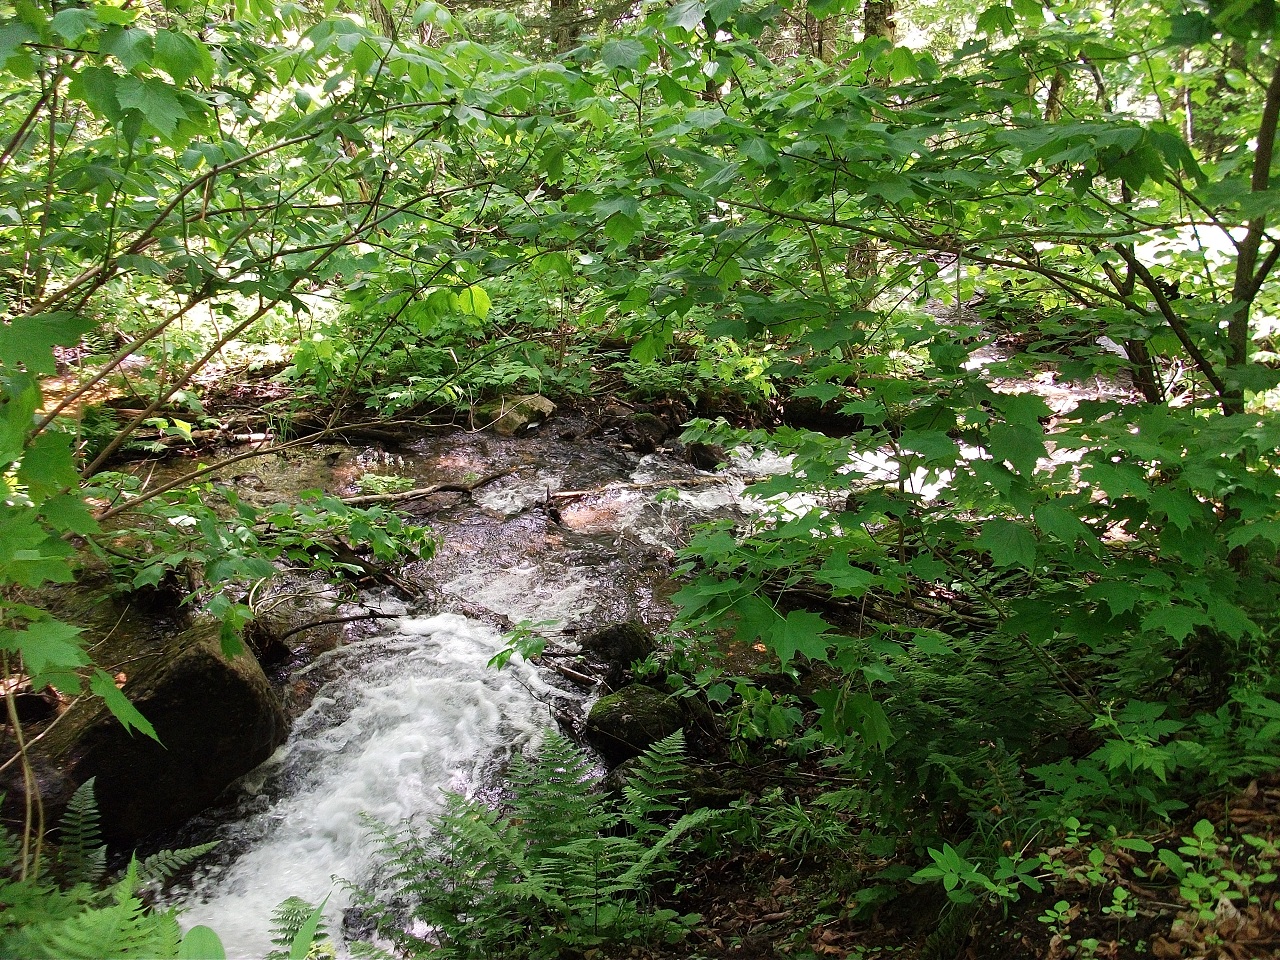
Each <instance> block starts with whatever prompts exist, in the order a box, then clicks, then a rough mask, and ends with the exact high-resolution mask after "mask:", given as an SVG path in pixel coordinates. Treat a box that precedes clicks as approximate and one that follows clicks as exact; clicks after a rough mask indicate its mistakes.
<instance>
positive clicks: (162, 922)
mask: <svg viewBox="0 0 1280 960" xmlns="http://www.w3.org/2000/svg"><path fill="white" fill-rule="evenodd" d="M138 887H139V879H138V865H137V861H133V862H131V863H130V864H129V869H128V870H127V871H126V873H125V875H124V877H122V878H121V879H120V880H118V881H117V882H116V883H114V884H112V885H111V886H110V887H108V888H107V889H106V890H105V891H104V892H103V893H101V894H98V895H96V896H94V897H93V901H92V902H91V903H89V904H85V903H83V902H80V903H77V904H76V909H74V910H73V911H71V912H69V913H68V914H66V915H64V916H60V917H56V918H54V917H50V918H49V919H46V920H44V921H43V922H39V923H29V924H25V925H23V926H22V927H21V928H19V929H18V930H17V931H15V932H14V933H13V935H12V936H10V937H8V938H6V940H5V942H4V943H3V944H0V953H2V954H3V955H4V956H20V957H31V958H41V957H49V958H54V960H57V958H61V960H108V958H114V957H121V958H126V957H139V958H145V957H174V956H177V953H178V946H179V943H180V942H181V940H182V931H181V930H180V929H179V927H178V921H177V916H176V913H175V912H174V911H171V910H170V911H165V912H159V911H155V910H152V909H151V908H149V907H148V906H147V904H146V903H144V902H143V901H142V900H140V899H139V898H138V896H137V892H138Z"/></svg>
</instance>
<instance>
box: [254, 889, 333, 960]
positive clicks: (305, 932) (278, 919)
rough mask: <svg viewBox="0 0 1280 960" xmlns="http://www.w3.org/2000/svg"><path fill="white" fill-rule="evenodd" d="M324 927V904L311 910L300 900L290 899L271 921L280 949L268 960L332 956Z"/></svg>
mask: <svg viewBox="0 0 1280 960" xmlns="http://www.w3.org/2000/svg"><path fill="white" fill-rule="evenodd" d="M328 941H329V934H328V932H327V931H326V930H325V927H324V904H323V903H321V904H320V905H319V906H312V905H311V904H309V903H307V901H305V900H303V899H301V898H299V897H289V898H288V899H286V900H285V901H283V902H282V903H281V904H280V905H279V906H277V907H276V909H275V913H273V914H272V917H271V942H272V943H274V944H275V945H276V947H277V948H278V949H275V950H272V951H271V952H270V953H268V954H267V960H312V958H321V957H325V956H332V955H333V947H332V944H331V943H329V942H328Z"/></svg>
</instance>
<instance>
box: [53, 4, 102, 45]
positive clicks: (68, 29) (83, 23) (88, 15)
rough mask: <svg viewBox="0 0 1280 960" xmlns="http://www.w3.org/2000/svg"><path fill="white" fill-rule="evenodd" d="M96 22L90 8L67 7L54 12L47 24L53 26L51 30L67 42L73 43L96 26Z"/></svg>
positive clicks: (96, 19)
mask: <svg viewBox="0 0 1280 960" xmlns="http://www.w3.org/2000/svg"><path fill="white" fill-rule="evenodd" d="M98 22H99V21H98V18H97V17H96V16H95V15H94V13H93V11H92V10H86V9H84V8H83V7H68V8H66V9H63V10H59V11H58V12H57V13H55V14H54V15H53V19H52V20H51V21H50V22H49V25H50V26H51V27H53V32H54V33H56V34H57V35H58V36H60V37H62V39H63V40H65V41H67V43H75V42H76V41H77V40H79V39H80V38H81V37H83V36H84V35H85V34H86V33H88V32H89V31H90V30H92V29H93V28H94V27H95V26H97V25H98Z"/></svg>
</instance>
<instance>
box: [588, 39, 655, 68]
mask: <svg viewBox="0 0 1280 960" xmlns="http://www.w3.org/2000/svg"><path fill="white" fill-rule="evenodd" d="M648 55H649V51H648V49H647V48H646V47H645V45H644V44H643V43H641V42H640V41H639V40H610V41H608V42H607V43H605V45H604V46H603V47H602V48H601V49H600V59H601V60H603V61H604V65H605V66H606V67H608V68H609V69H610V70H617V69H619V68H621V67H626V68H627V69H628V70H634V69H636V68H637V67H638V66H640V63H641V62H642V61H644V60H645V59H647V57H648Z"/></svg>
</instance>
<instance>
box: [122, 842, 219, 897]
mask: <svg viewBox="0 0 1280 960" xmlns="http://www.w3.org/2000/svg"><path fill="white" fill-rule="evenodd" d="M218 843H219V841H217V840H213V841H211V842H210V843H202V844H199V845H198V846H194V847H183V848H182V849H181V850H161V851H160V852H159V853H153V854H152V855H151V856H149V857H147V859H145V860H143V861H142V863H140V864H138V877H139V879H140V881H141V883H142V885H143V886H151V885H153V884H161V883H164V881H166V880H168V879H169V878H170V877H172V876H173V875H174V874H175V873H177V872H178V871H179V870H182V869H183V868H185V867H187V866H189V865H190V864H192V863H194V862H195V861H196V860H198V859H199V858H200V857H203V856H204V855H205V854H206V853H208V852H209V851H210V850H212V849H213V848H214V847H216V846H217V845H218Z"/></svg>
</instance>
